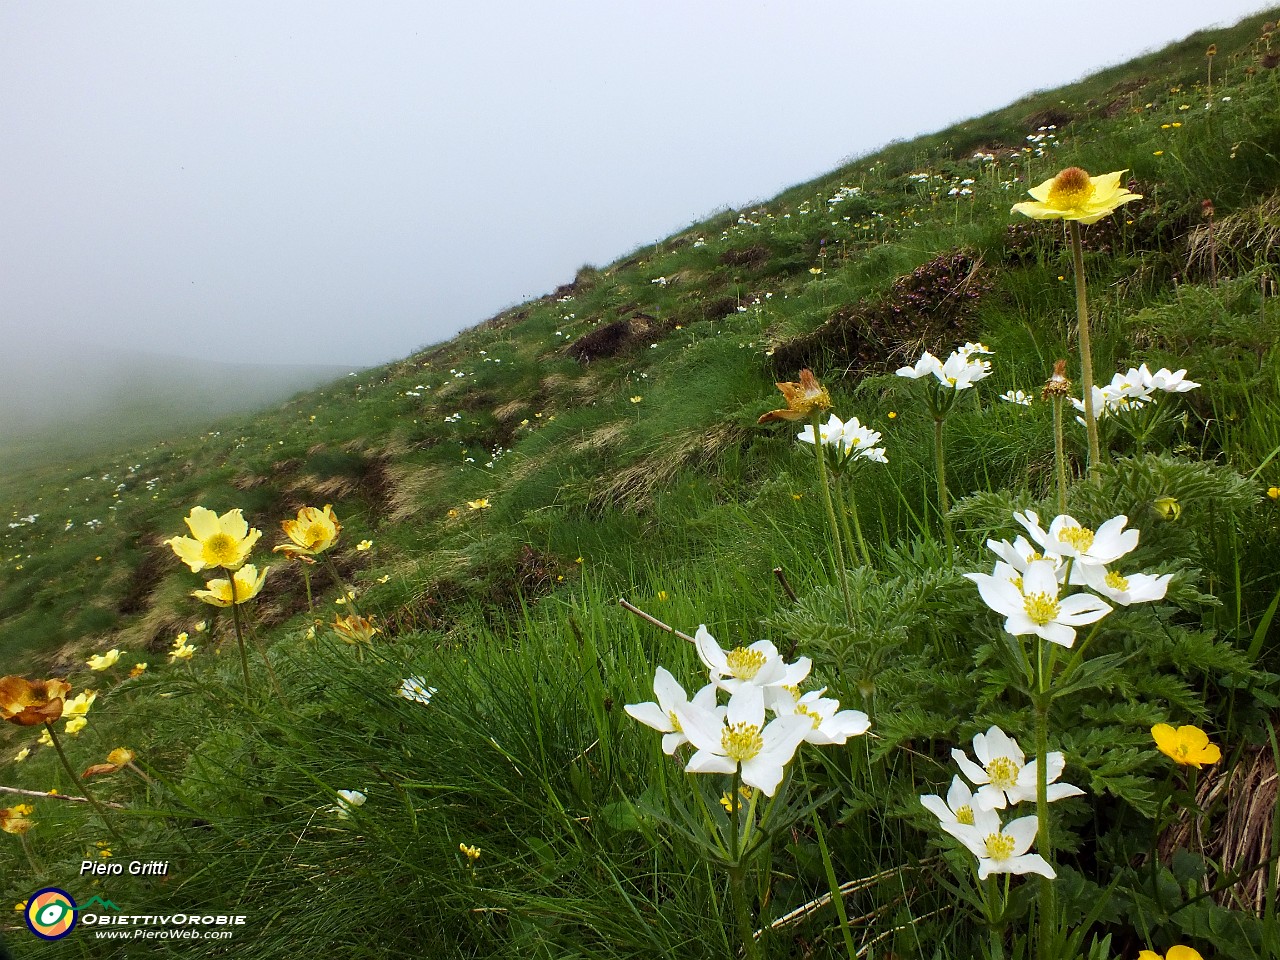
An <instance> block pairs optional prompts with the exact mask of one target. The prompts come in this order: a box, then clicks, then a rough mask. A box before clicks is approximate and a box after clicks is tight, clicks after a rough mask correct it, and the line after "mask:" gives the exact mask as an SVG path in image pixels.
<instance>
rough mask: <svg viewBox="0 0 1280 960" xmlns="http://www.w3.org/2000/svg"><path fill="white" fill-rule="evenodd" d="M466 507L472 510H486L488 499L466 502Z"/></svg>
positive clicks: (482, 498)
mask: <svg viewBox="0 0 1280 960" xmlns="http://www.w3.org/2000/svg"><path fill="white" fill-rule="evenodd" d="M467 506H468V507H470V508H471V509H472V510H488V509H489V499H488V497H481V498H480V499H479V500H468V501H467Z"/></svg>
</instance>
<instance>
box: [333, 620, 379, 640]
mask: <svg viewBox="0 0 1280 960" xmlns="http://www.w3.org/2000/svg"><path fill="white" fill-rule="evenodd" d="M332 626H333V629H334V631H335V632H336V633H337V634H338V636H340V637H341V638H342V639H343V640H345V641H346V642H347V643H368V642H369V641H370V640H372V639H373V638H374V636H375V635H376V634H379V633H381V632H382V631H381V630H380V629H378V628H377V627H375V626H374V625H373V621H372V620H370V619H369V618H368V617H360V616H356V615H355V614H352V615H351V616H349V617H334V620H333V624H332Z"/></svg>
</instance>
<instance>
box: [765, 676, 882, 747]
mask: <svg viewBox="0 0 1280 960" xmlns="http://www.w3.org/2000/svg"><path fill="white" fill-rule="evenodd" d="M824 693H826V688H825V687H824V688H823V689H821V690H811V691H810V692H808V693H806V694H804V695H803V696H801V697H799V698H797V697H795V696H794V695H793V694H792V693H791V692H790V691H783V693H782V694H781V695H779V696H777V697H775V698H773V699H772V700H771V702H770V707H771V708H772V709H773V712H774V713H775V714H776V715H777V716H779V717H790V716H801V717H807V718H808V719H809V721H810V724H811V726H812V729H811V730H807V731H806V732H805V735H804V740H805V742H806V743H812V744H814V745H815V746H819V747H828V746H832V745H833V744H843V743H845V742H847V741H848V739H849V738H850V737H859V736H862V734H864V733H866V732H867V730H869V729H870V728H871V718H870V717H868V716H867V715H866V714H865V713H863V712H862V711H861V710H841V709H840V701H839V700H836V699H835V698H833V697H824V696H823V694H824Z"/></svg>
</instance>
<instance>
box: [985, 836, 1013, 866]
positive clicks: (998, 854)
mask: <svg viewBox="0 0 1280 960" xmlns="http://www.w3.org/2000/svg"><path fill="white" fill-rule="evenodd" d="M1012 855H1013V837H1010V836H1008V835H1007V834H1003V833H989V834H987V856H988V857H989V858H990V859H992V860H1007V859H1009V857H1011V856H1012Z"/></svg>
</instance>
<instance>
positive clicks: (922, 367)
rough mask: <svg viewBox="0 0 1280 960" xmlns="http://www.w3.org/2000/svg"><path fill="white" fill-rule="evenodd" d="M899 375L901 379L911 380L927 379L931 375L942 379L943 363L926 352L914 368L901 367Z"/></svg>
mask: <svg viewBox="0 0 1280 960" xmlns="http://www.w3.org/2000/svg"><path fill="white" fill-rule="evenodd" d="M897 374H898V376H900V377H907V378H908V379H910V380H919V379H920V378H921V377H927V376H929V375H930V374H932V375H933V376H935V377H937V378H938V379H939V380H941V379H942V361H941V360H939V359H938V358H937V357H935V356H934V355H933V354H932V353H930V352H929V351H928V350H926V351H925V352H924V353H922V354H920V359H919V360H917V361H916V363H915V366H913V367H899V368H898V370H897Z"/></svg>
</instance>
